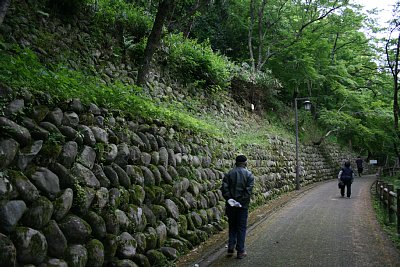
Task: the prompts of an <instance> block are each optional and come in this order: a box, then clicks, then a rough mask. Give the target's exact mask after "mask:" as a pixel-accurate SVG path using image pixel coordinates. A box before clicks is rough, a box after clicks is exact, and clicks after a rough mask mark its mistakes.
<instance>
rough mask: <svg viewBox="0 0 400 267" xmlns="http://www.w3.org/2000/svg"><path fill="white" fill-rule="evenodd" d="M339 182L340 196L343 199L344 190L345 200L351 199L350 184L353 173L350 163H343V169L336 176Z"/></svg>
mask: <svg viewBox="0 0 400 267" xmlns="http://www.w3.org/2000/svg"><path fill="white" fill-rule="evenodd" d="M338 179H339V182H340V183H341V184H342V186H341V187H340V194H341V195H342V197H344V191H345V188H346V195H347V198H351V184H352V183H353V180H354V171H353V170H352V169H351V167H350V161H346V162H345V163H344V167H343V168H342V169H341V170H340V172H339V174H338Z"/></svg>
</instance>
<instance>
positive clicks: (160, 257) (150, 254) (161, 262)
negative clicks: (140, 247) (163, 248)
mask: <svg viewBox="0 0 400 267" xmlns="http://www.w3.org/2000/svg"><path fill="white" fill-rule="evenodd" d="M146 256H147V258H148V259H149V262H150V264H151V266H154V267H168V266H173V264H172V263H170V262H168V259H167V257H165V256H164V254H162V252H160V251H158V250H154V249H152V250H149V251H147V252H146Z"/></svg>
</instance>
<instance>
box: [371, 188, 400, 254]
mask: <svg viewBox="0 0 400 267" xmlns="http://www.w3.org/2000/svg"><path fill="white" fill-rule="evenodd" d="M372 194H373V198H372V205H373V207H374V210H375V213H376V217H377V219H378V222H379V224H380V225H381V227H382V229H383V231H384V232H385V233H386V234H387V235H388V236H389V238H390V240H392V242H393V243H394V245H395V246H396V248H397V249H400V237H399V236H398V234H397V223H396V219H395V220H394V222H392V223H391V222H389V215H388V212H387V211H386V210H385V209H384V206H383V204H382V203H381V201H380V200H379V198H378V196H377V195H376V193H375V190H372Z"/></svg>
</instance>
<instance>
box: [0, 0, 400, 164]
mask: <svg viewBox="0 0 400 267" xmlns="http://www.w3.org/2000/svg"><path fill="white" fill-rule="evenodd" d="M22 2H23V1H22ZM27 2H30V1H27ZM39 2H41V3H43V4H44V5H45V7H46V9H45V10H40V11H41V12H43V13H45V14H58V15H60V16H62V17H64V19H66V20H68V19H70V18H71V17H73V16H75V15H77V14H78V13H79V12H82V11H83V10H86V11H85V12H87V13H88V14H92V17H91V18H92V19H93V23H94V24H95V25H96V27H102V28H105V29H108V30H109V31H110V32H112V34H113V36H114V37H115V38H116V39H117V40H119V42H120V44H121V47H122V49H120V51H116V52H115V53H119V54H120V57H121V58H122V61H123V62H124V63H126V64H131V65H132V66H133V67H134V68H137V70H138V77H137V80H136V82H137V84H138V85H143V84H145V83H146V79H147V77H148V75H149V72H151V68H152V66H153V67H154V65H159V66H168V68H169V70H170V71H171V73H172V74H173V75H174V77H176V78H177V79H179V80H180V81H181V82H182V83H184V84H195V85H196V86H200V87H201V88H203V89H204V91H205V92H206V93H208V94H219V93H225V92H228V93H230V94H232V95H233V97H234V98H235V99H237V100H238V101H242V103H245V104H248V103H252V104H254V105H255V107H256V111H257V112H258V113H259V114H260V115H262V116H267V117H274V118H275V117H279V118H280V120H282V121H285V120H287V119H288V118H287V116H286V115H285V113H286V112H285V110H287V108H288V107H293V102H294V99H295V98H300V97H301V98H304V97H308V98H309V99H310V100H311V101H312V102H313V106H314V108H313V113H312V116H311V115H307V114H301V115H302V117H301V118H302V122H303V123H304V127H308V126H310V125H314V124H317V125H318V127H319V129H323V130H321V131H319V132H318V136H315V137H314V140H313V141H314V143H320V142H322V141H323V140H324V139H325V138H327V137H329V138H334V140H335V141H337V142H341V143H343V144H346V145H350V146H352V148H353V149H355V150H356V151H358V152H359V153H360V154H361V155H363V156H364V157H368V158H379V159H380V160H382V159H383V160H386V157H387V158H388V159H396V158H400V150H399V149H400V130H399V125H398V120H399V104H398V89H399V84H398V79H399V65H398V64H399V45H400V35H399V32H400V28H399V27H400V26H399V25H400V24H399V17H398V14H400V12H396V11H398V9H399V5H400V2H399V1H398V2H397V4H396V6H394V7H393V10H394V12H393V14H394V15H393V17H392V20H391V22H390V23H388V24H387V25H384V28H385V29H382V28H381V25H378V24H377V22H376V21H375V20H374V19H373V18H372V17H369V16H368V15H365V14H364V13H363V12H362V6H360V5H357V4H354V3H352V1H349V0H229V1H228V0H182V1H173V0H159V1H149V0H146V1H143V0H113V1H109V0H73V1H67V0H63V1H57V0H48V1H39ZM9 3H10V1H5V0H2V1H1V2H0V23H1V22H2V21H3V19H5V20H7V19H8V18H7V16H6V17H4V15H5V14H6V11H7V8H8V6H9ZM365 28H368V29H370V30H371V31H372V32H377V31H382V30H388V32H389V33H390V34H388V35H387V36H386V35H385V37H384V38H383V40H379V39H374V38H372V39H370V37H368V36H367V35H366V34H365ZM1 42H4V43H6V38H5V37H2V40H1ZM307 125H308V126H307ZM310 127H311V126H310ZM381 162H384V161H381Z"/></svg>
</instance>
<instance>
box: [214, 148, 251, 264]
mask: <svg viewBox="0 0 400 267" xmlns="http://www.w3.org/2000/svg"><path fill="white" fill-rule="evenodd" d="M246 166H247V158H246V157H245V156H244V155H240V156H237V157H236V167H234V168H233V169H232V170H230V171H229V172H228V173H227V174H225V177H224V179H223V181H222V187H221V191H222V195H223V197H224V198H225V200H226V215H227V216H228V223H229V241H228V256H230V257H231V256H233V252H234V249H235V248H236V251H237V258H238V259H242V258H244V257H246V255H247V253H246V251H245V247H244V243H245V239H246V229H247V217H248V213H249V203H250V197H251V194H252V191H253V186H254V176H253V174H252V173H251V172H250V171H249V170H247V168H246Z"/></svg>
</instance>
